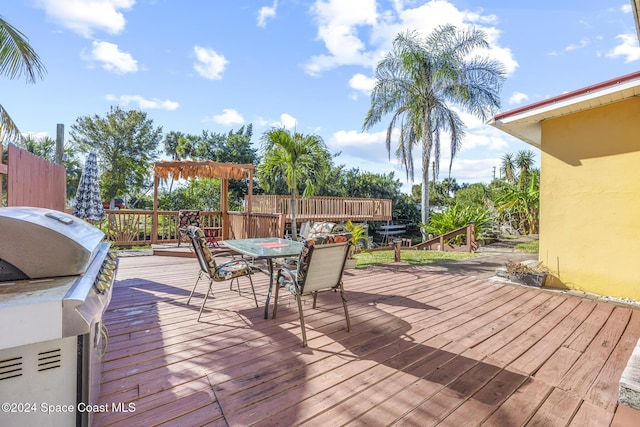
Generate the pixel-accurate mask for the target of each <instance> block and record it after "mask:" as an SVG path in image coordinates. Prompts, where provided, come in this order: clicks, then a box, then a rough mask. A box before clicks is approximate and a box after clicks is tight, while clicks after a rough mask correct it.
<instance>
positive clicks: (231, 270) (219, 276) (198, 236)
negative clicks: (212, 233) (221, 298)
mask: <svg viewBox="0 0 640 427" xmlns="http://www.w3.org/2000/svg"><path fill="white" fill-rule="evenodd" d="M186 233H187V235H188V236H189V238H190V239H191V243H192V244H193V250H194V251H195V253H196V257H197V258H198V263H199V264H200V272H199V273H198V279H197V280H196V283H195V284H194V285H193V289H192V290H191V293H190V294H189V299H188V300H187V305H189V303H190V302H191V297H192V296H193V293H194V292H195V290H196V287H197V286H198V282H199V281H200V279H201V278H202V277H203V276H204V277H208V278H209V288H208V289H207V292H206V293H205V295H204V300H203V301H202V306H201V307H200V313H199V314H198V322H199V321H200V317H201V316H202V311H203V310H204V306H205V304H206V303H207V299H208V298H209V294H210V293H211V287H212V285H213V282H224V281H226V280H230V281H231V283H230V285H229V289H232V286H233V281H234V280H236V281H238V279H239V278H240V277H242V276H247V277H248V278H249V283H251V292H253V300H254V301H255V303H256V307H258V299H257V298H256V291H255V289H254V287H253V279H252V278H251V275H252V274H253V273H255V272H257V271H260V269H259V268H258V267H256V266H254V265H253V264H251V263H250V262H249V260H247V259H244V258H237V259H232V260H231V261H227V262H225V263H223V264H216V260H215V258H216V257H218V256H221V255H229V254H231V251H229V252H218V253H217V254H216V255H213V254H212V253H211V251H210V250H209V248H208V247H207V244H206V240H205V235H204V232H203V231H202V229H200V228H199V227H195V226H193V225H190V226H188V227H187V229H186ZM238 294H239V295H241V293H240V283H238Z"/></svg>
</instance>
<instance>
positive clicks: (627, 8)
mask: <svg viewBox="0 0 640 427" xmlns="http://www.w3.org/2000/svg"><path fill="white" fill-rule="evenodd" d="M620 11H621V12H622V13H631V12H632V11H633V9H632V8H631V5H630V4H623V5H622V6H620Z"/></svg>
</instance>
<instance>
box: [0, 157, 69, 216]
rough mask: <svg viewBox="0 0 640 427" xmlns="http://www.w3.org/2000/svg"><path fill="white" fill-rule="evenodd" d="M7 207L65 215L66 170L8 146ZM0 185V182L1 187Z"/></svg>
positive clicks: (3, 168)
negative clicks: (32, 208)
mask: <svg viewBox="0 0 640 427" xmlns="http://www.w3.org/2000/svg"><path fill="white" fill-rule="evenodd" d="M6 166H7V167H6V168H5V167H0V172H2V170H5V169H6V171H7V206H34V207H39V208H48V209H55V210H58V211H64V208H65V205H66V198H67V176H66V169H65V167H64V166H62V165H57V164H55V163H51V162H49V161H47V160H45V159H43V158H41V157H38V156H36V155H34V154H31V153H29V152H28V151H26V150H23V149H20V148H18V147H16V146H15V145H13V144H9V148H8V159H7V165H6ZM1 184H2V182H1V181H0V185H1Z"/></svg>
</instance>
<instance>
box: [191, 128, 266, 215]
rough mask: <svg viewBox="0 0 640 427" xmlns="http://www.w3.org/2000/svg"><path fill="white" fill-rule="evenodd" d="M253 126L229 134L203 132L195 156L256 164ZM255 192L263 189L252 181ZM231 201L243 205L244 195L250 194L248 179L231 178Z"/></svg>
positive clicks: (225, 161)
mask: <svg viewBox="0 0 640 427" xmlns="http://www.w3.org/2000/svg"><path fill="white" fill-rule="evenodd" d="M252 137H253V126H252V125H250V124H249V125H247V126H242V127H241V128H240V129H238V130H237V131H233V130H231V131H229V133H228V134H226V135H225V134H216V133H208V132H207V131H204V132H202V136H201V137H200V138H199V140H198V143H197V147H196V150H195V156H196V157H197V158H199V159H203V160H213V161H216V162H224V163H239V164H250V165H255V164H257V162H258V154H257V150H256V149H255V148H253V147H252V146H251V138H252ZM251 185H253V193H254V194H259V193H260V192H261V191H260V189H259V188H257V187H256V185H255V182H252V183H251ZM228 188H229V201H230V202H231V203H233V204H234V205H235V206H242V203H243V200H244V196H246V195H247V194H248V189H249V182H248V179H243V180H240V181H237V180H233V179H231V180H229V186H228Z"/></svg>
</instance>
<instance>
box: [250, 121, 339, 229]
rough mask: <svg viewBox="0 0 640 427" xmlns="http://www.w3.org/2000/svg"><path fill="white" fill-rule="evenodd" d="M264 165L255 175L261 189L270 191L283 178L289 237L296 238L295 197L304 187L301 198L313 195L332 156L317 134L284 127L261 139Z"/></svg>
mask: <svg viewBox="0 0 640 427" xmlns="http://www.w3.org/2000/svg"><path fill="white" fill-rule="evenodd" d="M262 151H263V156H264V159H263V163H262V164H261V165H260V166H259V167H258V171H257V175H258V177H259V179H260V181H261V183H262V186H263V188H265V189H266V190H267V191H272V190H273V189H274V188H276V187H277V186H278V181H279V180H280V179H284V181H285V183H286V185H287V188H288V189H289V192H290V194H291V235H292V236H293V239H294V240H295V239H297V237H298V232H297V228H296V196H297V195H298V186H299V185H301V186H302V185H303V186H304V190H303V192H302V195H303V196H304V197H306V196H311V195H313V194H314V192H315V188H316V186H317V185H318V183H321V182H324V178H325V174H326V173H327V172H328V171H329V170H330V167H331V155H330V154H329V150H328V149H327V147H326V145H325V144H324V141H323V140H322V138H321V137H319V136H318V135H304V134H301V133H298V132H295V131H293V132H291V131H288V130H287V129H284V128H274V129H271V130H269V131H267V132H265V133H264V134H263V136H262Z"/></svg>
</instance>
